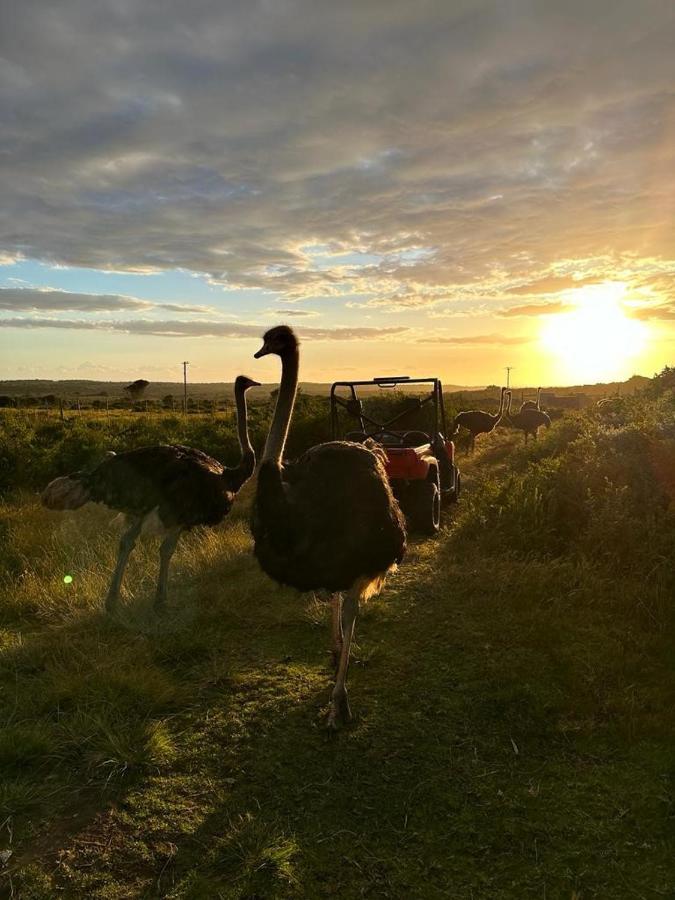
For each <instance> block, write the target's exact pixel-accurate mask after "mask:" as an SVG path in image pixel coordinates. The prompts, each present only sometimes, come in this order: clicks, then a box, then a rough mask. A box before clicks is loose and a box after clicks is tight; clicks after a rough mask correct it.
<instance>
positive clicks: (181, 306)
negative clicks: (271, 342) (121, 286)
mask: <svg viewBox="0 0 675 900" xmlns="http://www.w3.org/2000/svg"><path fill="white" fill-rule="evenodd" d="M150 309H165V310H168V311H170V312H178V313H197V314H201V315H203V314H213V313H214V312H215V310H214V309H213V308H212V307H210V306H197V305H191V304H189V303H153V302H151V301H150V300H139V299H138V298H137V297H127V296H124V295H122V294H80V293H75V292H73V291H60V290H56V289H54V288H34V287H25V288H0V310H6V311H9V312H24V311H25V312H29V311H36V312H86V313H90V312H116V311H117V310H129V311H132V310H138V311H147V310H150Z"/></svg>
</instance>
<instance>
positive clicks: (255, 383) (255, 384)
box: [248, 378, 262, 388]
mask: <svg viewBox="0 0 675 900" xmlns="http://www.w3.org/2000/svg"><path fill="white" fill-rule="evenodd" d="M261 384H262V382H260V381H254V380H253V379H252V378H249V379H248V386H249V387H250V388H251V387H260V385H261Z"/></svg>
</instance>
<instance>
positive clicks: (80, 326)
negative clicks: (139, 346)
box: [0, 317, 409, 341]
mask: <svg viewBox="0 0 675 900" xmlns="http://www.w3.org/2000/svg"><path fill="white" fill-rule="evenodd" d="M268 327H269V325H252V324H251V325H247V324H237V323H231V322H222V321H212V322H208V321H203V320H198V321H192V322H183V321H178V320H177V321H163V322H161V321H153V320H151V319H133V320H128V321H112V320H107V321H106V320H102V319H86V320H85V319H50V318H37V317H31V318H25V319H24V318H11V319H3V318H0V328H19V329H26V330H30V329H34V328H57V329H64V330H67V331H71V330H74V331H112V332H123V333H124V334H132V335H144V336H147V337H183V338H185V337H222V338H249V337H260V336H261V335H262V334H263V332H264V331H265V330H266V328H268ZM297 331H298V335H299V336H300V337H301V338H310V339H311V340H315V341H359V340H361V341H370V340H381V339H384V338H394V337H402V336H403V335H404V334H405V333H406V332H408V331H409V329H408V328H405V327H403V326H399V327H392V328H374V327H373V328H371V327H353V328H352V327H342V328H299V329H298V330H297Z"/></svg>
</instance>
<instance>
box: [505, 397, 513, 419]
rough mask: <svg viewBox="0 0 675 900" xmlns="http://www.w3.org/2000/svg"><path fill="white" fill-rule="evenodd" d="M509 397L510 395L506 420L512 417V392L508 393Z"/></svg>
mask: <svg viewBox="0 0 675 900" xmlns="http://www.w3.org/2000/svg"><path fill="white" fill-rule="evenodd" d="M508 395H509V402H508V406H507V407H506V418H507V419H508V417H509V416H510V415H511V400H512V394H511V391H508Z"/></svg>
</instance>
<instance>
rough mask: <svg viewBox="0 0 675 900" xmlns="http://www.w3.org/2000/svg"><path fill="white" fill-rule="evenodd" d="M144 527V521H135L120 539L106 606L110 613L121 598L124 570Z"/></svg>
mask: <svg viewBox="0 0 675 900" xmlns="http://www.w3.org/2000/svg"><path fill="white" fill-rule="evenodd" d="M142 525H143V520H142V519H134V520H133V522H132V523H131V527H130V528H128V529H127V530H126V531H125V532H124V534H123V535H122V537H121V539H120V546H119V550H118V552H117V565H116V566H115V571H114V572H113V576H112V579H111V581H110V587H109V588H108V596H107V597H106V599H105V605H106V609H107V610H108V612H112V611H113V610H114V609H115V607H116V606H117V602H118V600H119V598H120V587H121V585H122V578H123V577H124V570H125V569H126V567H127V563H128V562H129V556H130V555H131V551H132V550H133V549H134V547H135V545H136V538H137V537H138V535H139V534H140V533H141V527H142Z"/></svg>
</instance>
